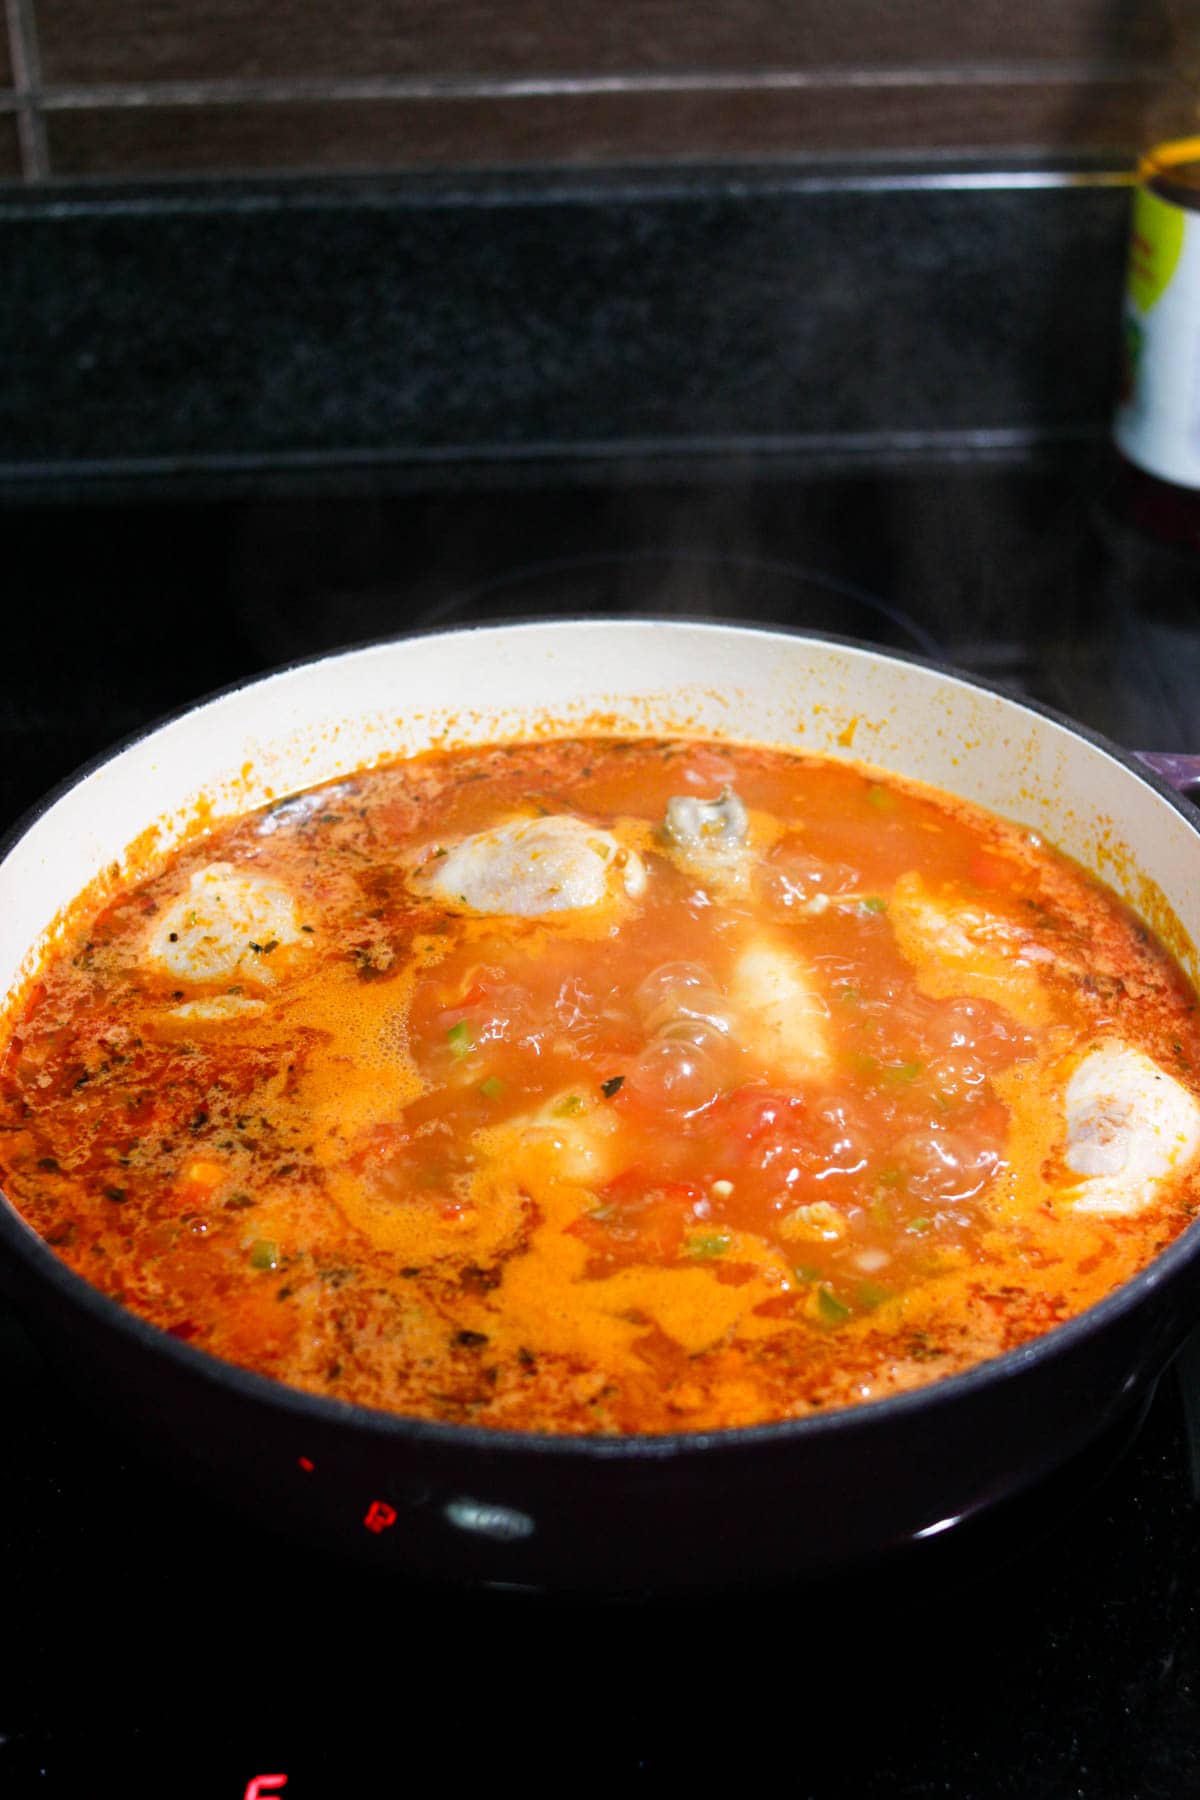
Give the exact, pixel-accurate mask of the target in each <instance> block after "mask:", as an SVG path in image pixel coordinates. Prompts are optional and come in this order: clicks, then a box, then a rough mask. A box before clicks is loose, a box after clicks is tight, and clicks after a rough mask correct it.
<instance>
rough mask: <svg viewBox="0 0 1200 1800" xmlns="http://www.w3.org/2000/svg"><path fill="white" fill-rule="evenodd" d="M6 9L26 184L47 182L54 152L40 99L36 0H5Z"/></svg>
mask: <svg viewBox="0 0 1200 1800" xmlns="http://www.w3.org/2000/svg"><path fill="white" fill-rule="evenodd" d="M4 6H5V13H6V16H7V19H8V48H9V57H10V59H11V62H12V75H13V88H14V102H15V110H16V114H17V138H18V141H19V143H20V147H21V170H22V173H23V174H24V176H25V179H26V181H45V180H46V178H47V177H48V176H49V174H50V152H49V148H48V146H47V143H46V121H45V119H44V118H43V116H42V108H41V104H40V97H39V88H40V85H41V65H40V60H39V57H38V47H37V27H36V26H35V24H34V19H33V3H32V0H4Z"/></svg>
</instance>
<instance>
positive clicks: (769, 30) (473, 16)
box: [31, 0, 1166, 84]
mask: <svg viewBox="0 0 1200 1800" xmlns="http://www.w3.org/2000/svg"><path fill="white" fill-rule="evenodd" d="M31 4H33V5H34V6H35V7H36V9H37V24H38V37H39V45H40V52H41V61H42V74H43V79H44V81H45V82H47V83H49V84H61V83H75V84H79V83H82V84H89V83H94V82H112V81H167V80H187V79H231V78H239V77H241V78H254V77H264V78H298V79H305V80H311V79H314V78H336V77H355V78H361V77H372V76H376V77H378V76H388V75H392V76H437V75H464V74H487V75H493V76H495V75H512V74H514V73H515V74H531V75H532V74H537V73H539V72H540V73H546V72H550V73H563V72H574V73H589V72H590V73H597V72H603V71H609V72H612V71H618V72H619V71H625V70H653V69H657V70H663V69H685V70H705V69H709V70H712V69H723V70H740V69H758V68H772V67H774V68H813V67H840V68H845V67H847V66H861V67H867V68H869V67H871V66H872V65H875V66H885V67H891V68H902V67H905V66H907V67H917V66H925V65H933V66H946V65H948V64H949V65H951V66H954V65H958V64H962V63H968V62H972V61H975V62H997V61H1000V62H1019V63H1033V62H1038V63H1044V62H1050V63H1054V62H1063V61H1073V62H1080V63H1095V62H1096V61H1097V60H1098V59H1099V60H1108V61H1110V62H1112V61H1115V62H1120V61H1123V60H1124V61H1127V60H1130V59H1133V60H1136V61H1144V60H1146V59H1147V58H1149V59H1154V58H1157V57H1161V55H1162V54H1163V51H1164V45H1165V41H1166V40H1165V31H1166V28H1165V25H1164V23H1163V9H1162V7H1161V5H1153V6H1141V7H1138V6H1129V5H1125V6H1121V5H1116V4H1114V0H1022V4H1020V5H1014V4H1013V3H1012V0H972V4H970V5H966V6H964V5H963V4H962V0H919V3H915V4H914V3H912V0H910V3H909V4H906V5H897V4H896V0H838V4H837V5H836V6H834V5H829V4H826V3H825V0H820V3H818V0H792V3H791V4H789V5H780V4H779V0H686V3H683V4H681V0H607V4H597V3H596V0H456V3H455V4H450V3H449V0H340V3H339V4H337V5H326V4H321V3H320V0H270V3H269V4H267V5H262V4H260V5H257V6H254V5H251V4H248V0H206V4H204V5H203V6H198V5H197V4H196V0H31Z"/></svg>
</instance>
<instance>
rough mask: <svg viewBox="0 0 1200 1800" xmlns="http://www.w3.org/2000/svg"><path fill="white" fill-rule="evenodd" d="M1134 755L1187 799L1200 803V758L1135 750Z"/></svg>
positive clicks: (1167, 752)
mask: <svg viewBox="0 0 1200 1800" xmlns="http://www.w3.org/2000/svg"><path fill="white" fill-rule="evenodd" d="M1134 755H1135V756H1136V757H1137V759H1138V761H1139V762H1142V763H1145V765H1146V767H1147V768H1148V769H1153V770H1154V773H1155V774H1156V775H1161V776H1162V778H1163V780H1164V781H1165V782H1166V783H1167V784H1168V786H1170V787H1173V788H1174V789H1175V790H1176V791H1177V792H1178V793H1180V794H1182V795H1183V796H1184V797H1185V799H1188V800H1197V801H1200V756H1184V755H1182V754H1177V753H1176V752H1175V751H1173V750H1135V751H1134Z"/></svg>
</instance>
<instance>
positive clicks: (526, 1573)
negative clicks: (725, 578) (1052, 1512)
mask: <svg viewBox="0 0 1200 1800" xmlns="http://www.w3.org/2000/svg"><path fill="white" fill-rule="evenodd" d="M836 641H837V640H825V642H827V643H833V642H836ZM892 660H894V661H897V662H899V663H901V664H904V663H911V664H916V663H918V660H919V659H916V658H911V657H893V658H892ZM956 679H960V678H957V677H956ZM967 685H969V686H973V687H976V688H984V687H985V684H981V683H968V684H967ZM985 691H991V692H993V693H995V692H997V691H998V690H986V689H985ZM1023 704H1024V705H1025V706H1027V707H1028V706H1029V703H1028V702H1024V703H1023ZM1031 710H1033V711H1035V712H1042V713H1046V714H1047V716H1049V717H1050V718H1053V719H1057V720H1058V722H1059V723H1060V724H1062V725H1065V726H1067V727H1069V728H1070V730H1071V731H1072V733H1073V734H1074V735H1075V736H1077V737H1079V738H1082V739H1085V740H1088V741H1091V742H1092V743H1094V744H1096V745H1098V746H1100V747H1101V748H1102V749H1104V750H1105V751H1106V752H1107V753H1109V754H1110V755H1111V756H1113V757H1115V758H1116V759H1117V760H1118V761H1121V762H1123V763H1125V764H1126V766H1127V767H1131V768H1132V767H1135V766H1136V765H1135V764H1134V763H1133V762H1132V760H1131V759H1130V758H1128V757H1126V756H1124V755H1122V753H1121V752H1120V751H1118V750H1116V749H1115V748H1114V747H1113V746H1111V745H1107V744H1105V743H1104V742H1103V740H1101V739H1099V738H1097V737H1095V735H1094V734H1092V733H1090V732H1088V731H1086V730H1083V729H1081V728H1079V727H1076V726H1074V725H1072V723H1071V721H1069V720H1064V719H1062V718H1061V716H1060V715H1057V714H1052V713H1049V710H1048V709H1046V708H1041V707H1033V708H1031ZM1161 760H1162V759H1161V758H1160V759H1158V762H1161ZM1173 773H1174V772H1173V771H1171V770H1168V771H1167V775H1168V778H1169V779H1170V778H1172V776H1173ZM1142 779H1143V780H1144V781H1145V782H1146V784H1147V786H1148V787H1149V788H1153V789H1156V790H1157V791H1158V793H1159V794H1160V795H1163V796H1165V797H1169V798H1171V800H1172V804H1173V805H1174V806H1175V808H1176V810H1177V811H1178V812H1180V813H1181V814H1183V816H1184V818H1185V820H1186V821H1187V823H1188V826H1189V829H1190V830H1191V831H1192V832H1193V833H1197V829H1198V824H1200V821H1198V817H1197V815H1196V813H1195V812H1194V811H1193V810H1192V808H1191V807H1190V806H1189V805H1188V803H1187V802H1186V801H1182V800H1179V799H1178V797H1177V796H1171V795H1170V793H1169V789H1168V788H1167V786H1166V784H1165V783H1164V781H1163V780H1162V778H1161V775H1160V772H1159V769H1158V766H1157V763H1156V764H1155V765H1154V768H1153V772H1152V773H1149V774H1143V775H1142ZM19 835H20V828H18V831H17V832H16V833H14V834H13V836H12V838H11V839H10V842H15V841H17V839H18V838H19ZM0 1289H2V1290H3V1292H4V1294H5V1296H6V1297H7V1298H9V1299H10V1300H11V1301H12V1303H13V1304H14V1305H15V1306H16V1308H17V1309H18V1311H19V1312H20V1313H21V1315H22V1316H23V1318H24V1320H25V1323H26V1324H27V1326H28V1328H29V1330H30V1333H31V1335H33V1336H34V1337H35V1338H36V1339H37V1341H38V1342H39V1343H40V1344H41V1345H42V1346H43V1348H44V1349H45V1350H46V1352H47V1354H48V1355H49V1356H50V1357H51V1359H52V1360H53V1361H54V1362H55V1363H56V1364H57V1366H58V1367H59V1368H60V1369H61V1371H62V1373H63V1375H64V1377H65V1378H66V1380H67V1381H68V1382H69V1383H70V1384H71V1385H72V1386H73V1387H75V1388H76V1389H77V1390H78V1391H80V1392H81V1393H82V1394H83V1395H84V1396H85V1397H86V1398H87V1399H88V1400H89V1401H90V1402H91V1403H93V1404H94V1406H95V1409H96V1413H97V1416H100V1417H103V1418H105V1419H108V1420H111V1421H112V1424H113V1427H114V1430H115V1431H118V1432H124V1433H126V1434H128V1435H129V1436H130V1437H131V1438H132V1439H134V1440H135V1441H136V1442H138V1443H139V1444H140V1445H141V1446H142V1447H143V1448H144V1449H145V1450H146V1452H147V1453H148V1454H152V1455H153V1456H155V1457H157V1458H159V1459H160V1460H161V1461H163V1462H165V1463H167V1464H168V1465H170V1466H172V1467H174V1468H175V1469H176V1470H178V1471H180V1472H182V1473H183V1475H184V1476H185V1477H186V1479H187V1480H188V1481H189V1482H191V1483H193V1484H194V1485H195V1486H196V1487H197V1488H199V1489H200V1490H202V1491H207V1492H208V1493H210V1494H211V1495H212V1496H213V1497H214V1498H215V1499H217V1500H219V1501H220V1502H222V1503H224V1504H227V1505H229V1506H231V1507H233V1508H234V1509H240V1510H241V1511H242V1512H243V1513H244V1514H245V1515H247V1516H248V1517H250V1518H253V1519H254V1520H256V1521H257V1522H259V1523H260V1524H262V1525H265V1526H266V1527H268V1528H269V1529H272V1530H274V1531H276V1532H280V1533H283V1534H286V1535H288V1536H291V1537H293V1538H295V1539H297V1540H299V1541H300V1542H302V1543H305V1544H307V1545H308V1546H310V1547H311V1548H312V1549H313V1550H315V1551H318V1552H326V1553H330V1554H332V1555H335V1556H340V1557H348V1558H352V1559H354V1560H357V1561H364V1560H365V1561H366V1562H368V1563H370V1564H373V1565H374V1566H376V1567H378V1568H379V1569H380V1571H381V1572H383V1571H387V1572H391V1573H395V1574H397V1575H404V1576H409V1577H418V1578H422V1579H426V1580H432V1581H438V1582H454V1583H468V1584H474V1583H489V1584H496V1585H502V1586H509V1585H512V1586H516V1587H522V1588H533V1589H538V1590H542V1589H552V1590H595V1591H603V1592H610V1593H613V1592H615V1593H638V1592H647V1591H658V1590H669V1589H687V1588H699V1587H711V1586H716V1585H722V1584H728V1583H735V1584H736V1583H746V1582H761V1581H765V1580H772V1579H789V1578H792V1579H794V1578H801V1579H807V1578H811V1579H818V1578H825V1577H829V1576H838V1575H842V1574H845V1573H848V1572H850V1571H852V1570H854V1569H855V1568H858V1567H862V1566H863V1565H866V1564H869V1563H872V1562H874V1561H877V1560H878V1559H880V1558H888V1557H891V1556H894V1555H896V1554H898V1553H900V1552H902V1551H903V1550H905V1549H907V1548H909V1547H910V1546H912V1545H913V1544H914V1543H916V1542H919V1541H920V1540H922V1539H924V1538H929V1537H933V1536H935V1535H938V1534H940V1533H941V1532H942V1531H944V1530H947V1529H949V1528H951V1527H952V1526H953V1525H955V1524H956V1523H958V1522H959V1521H965V1520H971V1519H974V1518H976V1517H980V1516H985V1515H986V1514H987V1513H988V1512H989V1511H991V1510H993V1509H996V1508H998V1507H1000V1506H1001V1504H1002V1503H1003V1502H1005V1501H1006V1500H1009V1499H1015V1498H1016V1497H1018V1496H1019V1495H1022V1494H1024V1493H1026V1492H1028V1491H1029V1490H1031V1489H1033V1488H1034V1487H1036V1486H1037V1485H1038V1484H1039V1483H1040V1482H1042V1481H1044V1480H1045V1479H1046V1478H1048V1477H1049V1476H1051V1475H1053V1474H1054V1473H1056V1472H1057V1471H1059V1470H1060V1469H1062V1468H1064V1467H1065V1466H1066V1465H1067V1464H1069V1463H1070V1462H1071V1461H1072V1459H1074V1458H1075V1457H1076V1456H1078V1455H1080V1454H1081V1453H1083V1452H1084V1451H1087V1450H1088V1449H1090V1448H1091V1447H1093V1446H1095V1445H1097V1444H1098V1443H1099V1442H1100V1440H1101V1439H1102V1438H1104V1437H1105V1435H1106V1434H1107V1433H1109V1432H1110V1431H1111V1430H1112V1429H1113V1428H1114V1427H1118V1428H1119V1427H1120V1426H1121V1424H1122V1422H1123V1421H1126V1420H1127V1419H1128V1418H1129V1416H1130V1415H1131V1414H1133V1413H1134V1412H1135V1411H1136V1409H1137V1408H1138V1406H1139V1405H1140V1404H1141V1403H1142V1402H1144V1401H1145V1400H1146V1398H1147V1396H1148V1395H1149V1393H1150V1392H1151V1390H1152V1387H1153V1384H1154V1382H1155V1380H1156V1379H1157V1377H1158V1375H1159V1374H1160V1372H1161V1370H1162V1369H1163V1367H1164V1366H1165V1365H1166V1363H1167V1362H1168V1360H1169V1359H1170V1357H1171V1356H1172V1355H1173V1354H1174V1352H1175V1351H1176V1350H1177V1349H1178V1348H1179V1346H1180V1345H1181V1343H1182V1342H1183V1340H1184V1338H1185V1337H1186V1336H1187V1335H1188V1333H1189V1332H1190V1331H1191V1330H1192V1328H1193V1327H1194V1326H1195V1324H1196V1322H1197V1319H1198V1318H1200V1223H1197V1224H1196V1225H1193V1226H1192V1227H1190V1228H1189V1230H1188V1231H1187V1232H1186V1233H1185V1234H1184V1235H1183V1237H1181V1238H1180V1239H1178V1240H1177V1241H1176V1242H1175V1243H1174V1244H1172V1245H1170V1246H1168V1248H1167V1249H1166V1250H1165V1251H1163V1252H1162V1253H1161V1254H1160V1255H1159V1256H1158V1257H1157V1259H1156V1260H1155V1261H1154V1262H1153V1263H1152V1264H1151V1265H1150V1266H1149V1267H1148V1268H1147V1269H1145V1270H1143V1271H1142V1272H1141V1273H1140V1274H1139V1275H1137V1276H1136V1277H1134V1279H1133V1280H1131V1281H1129V1282H1127V1283H1126V1284H1125V1286H1124V1287H1122V1288H1120V1289H1119V1290H1117V1291H1116V1292H1115V1293H1114V1294H1111V1295H1109V1296H1108V1297H1107V1298H1106V1299H1105V1300H1103V1301H1102V1302H1100V1303H1099V1304H1098V1305H1097V1306H1095V1307H1093V1308H1092V1309H1091V1310H1090V1311H1089V1312H1088V1313H1086V1314H1085V1315H1083V1316H1082V1317H1081V1318H1078V1319H1073V1320H1070V1321H1069V1322H1068V1323H1067V1324H1065V1325H1063V1326H1060V1327H1058V1328H1057V1329H1056V1330H1055V1331H1053V1332H1051V1333H1050V1334H1048V1335H1047V1336H1045V1337H1043V1338H1041V1339H1038V1340H1036V1341H1035V1342H1033V1343H1031V1344H1029V1345H1027V1346H1025V1347H1023V1348H1022V1349H1020V1350H1017V1351H1014V1352H1011V1353H1009V1354H1008V1355H1006V1356H1003V1357H1000V1358H998V1359H996V1360H995V1361H993V1362H990V1363H986V1364H982V1365H980V1366H979V1367H978V1368H976V1369H973V1370H970V1371H968V1372H967V1373H966V1374H964V1375H960V1376H955V1377H952V1378H951V1379H949V1380H944V1381H940V1382H934V1383H932V1384H931V1385H930V1386H929V1387H927V1388H922V1389H919V1390H916V1391H914V1392H913V1393H911V1394H905V1395H901V1396H899V1397H897V1398H893V1399H888V1400H882V1401H877V1402H870V1403H867V1404H864V1405H862V1406H859V1407H855V1408H850V1409H847V1410H844V1411H840V1412H835V1413H829V1414H826V1415H817V1416H814V1417H811V1418H808V1419H804V1420H799V1421H795V1422H792V1423H788V1424H781V1425H776V1426H765V1427H760V1428H756V1429H754V1430H748V1431H731V1432H718V1433H714V1434H711V1435H705V1434H699V1433H697V1434H689V1435H679V1436H675V1437H669V1438H630V1439H615V1438H607V1439H579V1438H548V1437H537V1436H532V1435H521V1434H517V1433H505V1432H487V1431H482V1430H478V1429H475V1428H469V1427H456V1426H443V1425H433V1424H427V1423H424V1422H422V1421H415V1420H410V1419H404V1418H401V1417H398V1416H392V1415H388V1414H383V1413H373V1412H368V1411H365V1410H363V1409H359V1408H354V1407H348V1406H346V1407H343V1406H339V1405H337V1404H335V1403H332V1402H330V1401H327V1400H324V1399H316V1398H313V1397H310V1396H306V1395H305V1394H302V1393H300V1392H298V1391H295V1390H292V1389H288V1388H285V1387H283V1386H281V1385H279V1384H278V1383H275V1382H271V1381H268V1380H265V1379H263V1378H261V1377H259V1376H255V1375H251V1374H248V1373H246V1372H245V1371H243V1370H241V1369H237V1368H234V1367H232V1366H230V1365H227V1364H221V1363H218V1362H216V1361H214V1360H213V1359H211V1358H209V1357H206V1356H204V1355H203V1354H201V1353H199V1352H197V1351H194V1350H192V1349H191V1348H190V1347H189V1346H187V1345H186V1344H181V1343H179V1342H178V1341H176V1340H175V1339H174V1338H172V1337H169V1336H166V1335H164V1334H162V1333H161V1332H158V1331H156V1330H155V1329H153V1328H152V1327H150V1326H148V1325H147V1324H145V1323H144V1322H143V1321H142V1320H140V1319H138V1318H136V1317H135V1316H134V1315H132V1314H130V1313H127V1312H125V1311H124V1310H123V1309H121V1308H120V1307H118V1306H116V1305H115V1304H114V1303H112V1302H111V1301H109V1300H107V1299H105V1298H104V1296H103V1295H101V1294H100V1293H98V1292H97V1291H96V1290H95V1289H93V1288H91V1287H89V1286H88V1285H87V1284H86V1283H85V1282H84V1281H83V1280H82V1279H81V1278H80V1277H78V1276H76V1275H74V1274H73V1273H72V1272H71V1271H70V1270H69V1269H68V1268H67V1267H66V1266H65V1264H63V1263H61V1262H60V1261H59V1260H58V1258H57V1257H55V1255H54V1254H53V1252H52V1251H51V1250H50V1249H49V1248H48V1247H47V1246H46V1245H45V1244H43V1243H42V1242H41V1241H40V1240H39V1239H38V1238H37V1237H36V1236H35V1235H34V1234H33V1233H32V1232H31V1231H30V1230H29V1229H28V1228H27V1227H26V1226H25V1225H24V1224H23V1223H22V1222H21V1220H20V1219H19V1218H18V1217H17V1216H16V1215H15V1214H14V1213H13V1212H12V1211H11V1210H10V1209H9V1208H8V1207H7V1206H6V1205H4V1204H3V1203H2V1202H0Z"/></svg>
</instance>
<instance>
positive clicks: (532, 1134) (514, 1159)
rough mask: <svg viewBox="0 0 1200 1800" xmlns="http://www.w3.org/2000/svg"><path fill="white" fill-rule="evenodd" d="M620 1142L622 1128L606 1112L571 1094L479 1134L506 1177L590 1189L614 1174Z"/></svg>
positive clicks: (610, 1111) (602, 1106)
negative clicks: (539, 1175) (540, 1178)
mask: <svg viewBox="0 0 1200 1800" xmlns="http://www.w3.org/2000/svg"><path fill="white" fill-rule="evenodd" d="M620 1137H621V1124H620V1121H619V1119H618V1118H617V1116H616V1114H615V1113H614V1112H613V1109H612V1108H611V1106H608V1105H606V1104H604V1103H603V1102H598V1101H595V1100H593V1099H591V1098H585V1097H584V1095H582V1094H580V1093H575V1092H566V1093H562V1094H556V1095H555V1096H554V1097H553V1098H552V1099H550V1100H547V1101H545V1102H544V1104H543V1105H541V1106H539V1107H538V1109H537V1111H536V1112H530V1113H522V1114H520V1115H518V1116H517V1117H516V1118H512V1119H507V1120H505V1122H504V1124H503V1125H499V1126H495V1127H493V1128H492V1129H491V1130H489V1131H487V1132H485V1133H481V1134H480V1138H481V1142H485V1143H486V1144H487V1145H488V1147H489V1150H490V1151H491V1152H492V1153H493V1154H494V1156H495V1158H496V1160H497V1161H498V1162H500V1163H502V1164H503V1165H504V1166H505V1167H506V1168H507V1169H508V1171H509V1173H510V1175H511V1174H512V1173H513V1172H514V1171H516V1170H520V1171H522V1172H523V1173H530V1174H536V1172H537V1171H538V1170H541V1171H542V1172H543V1173H544V1174H548V1175H549V1176H550V1177H551V1178H553V1179H556V1180H559V1181H568V1182H577V1183H578V1184H579V1185H580V1186H582V1187H589V1188H596V1187H603V1185H604V1183H605V1182H606V1181H610V1180H611V1179H612V1177H613V1176H614V1175H615V1174H616V1173H617V1171H618V1169H619V1167H620V1155H619V1142H618V1140H619V1139H620Z"/></svg>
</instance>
